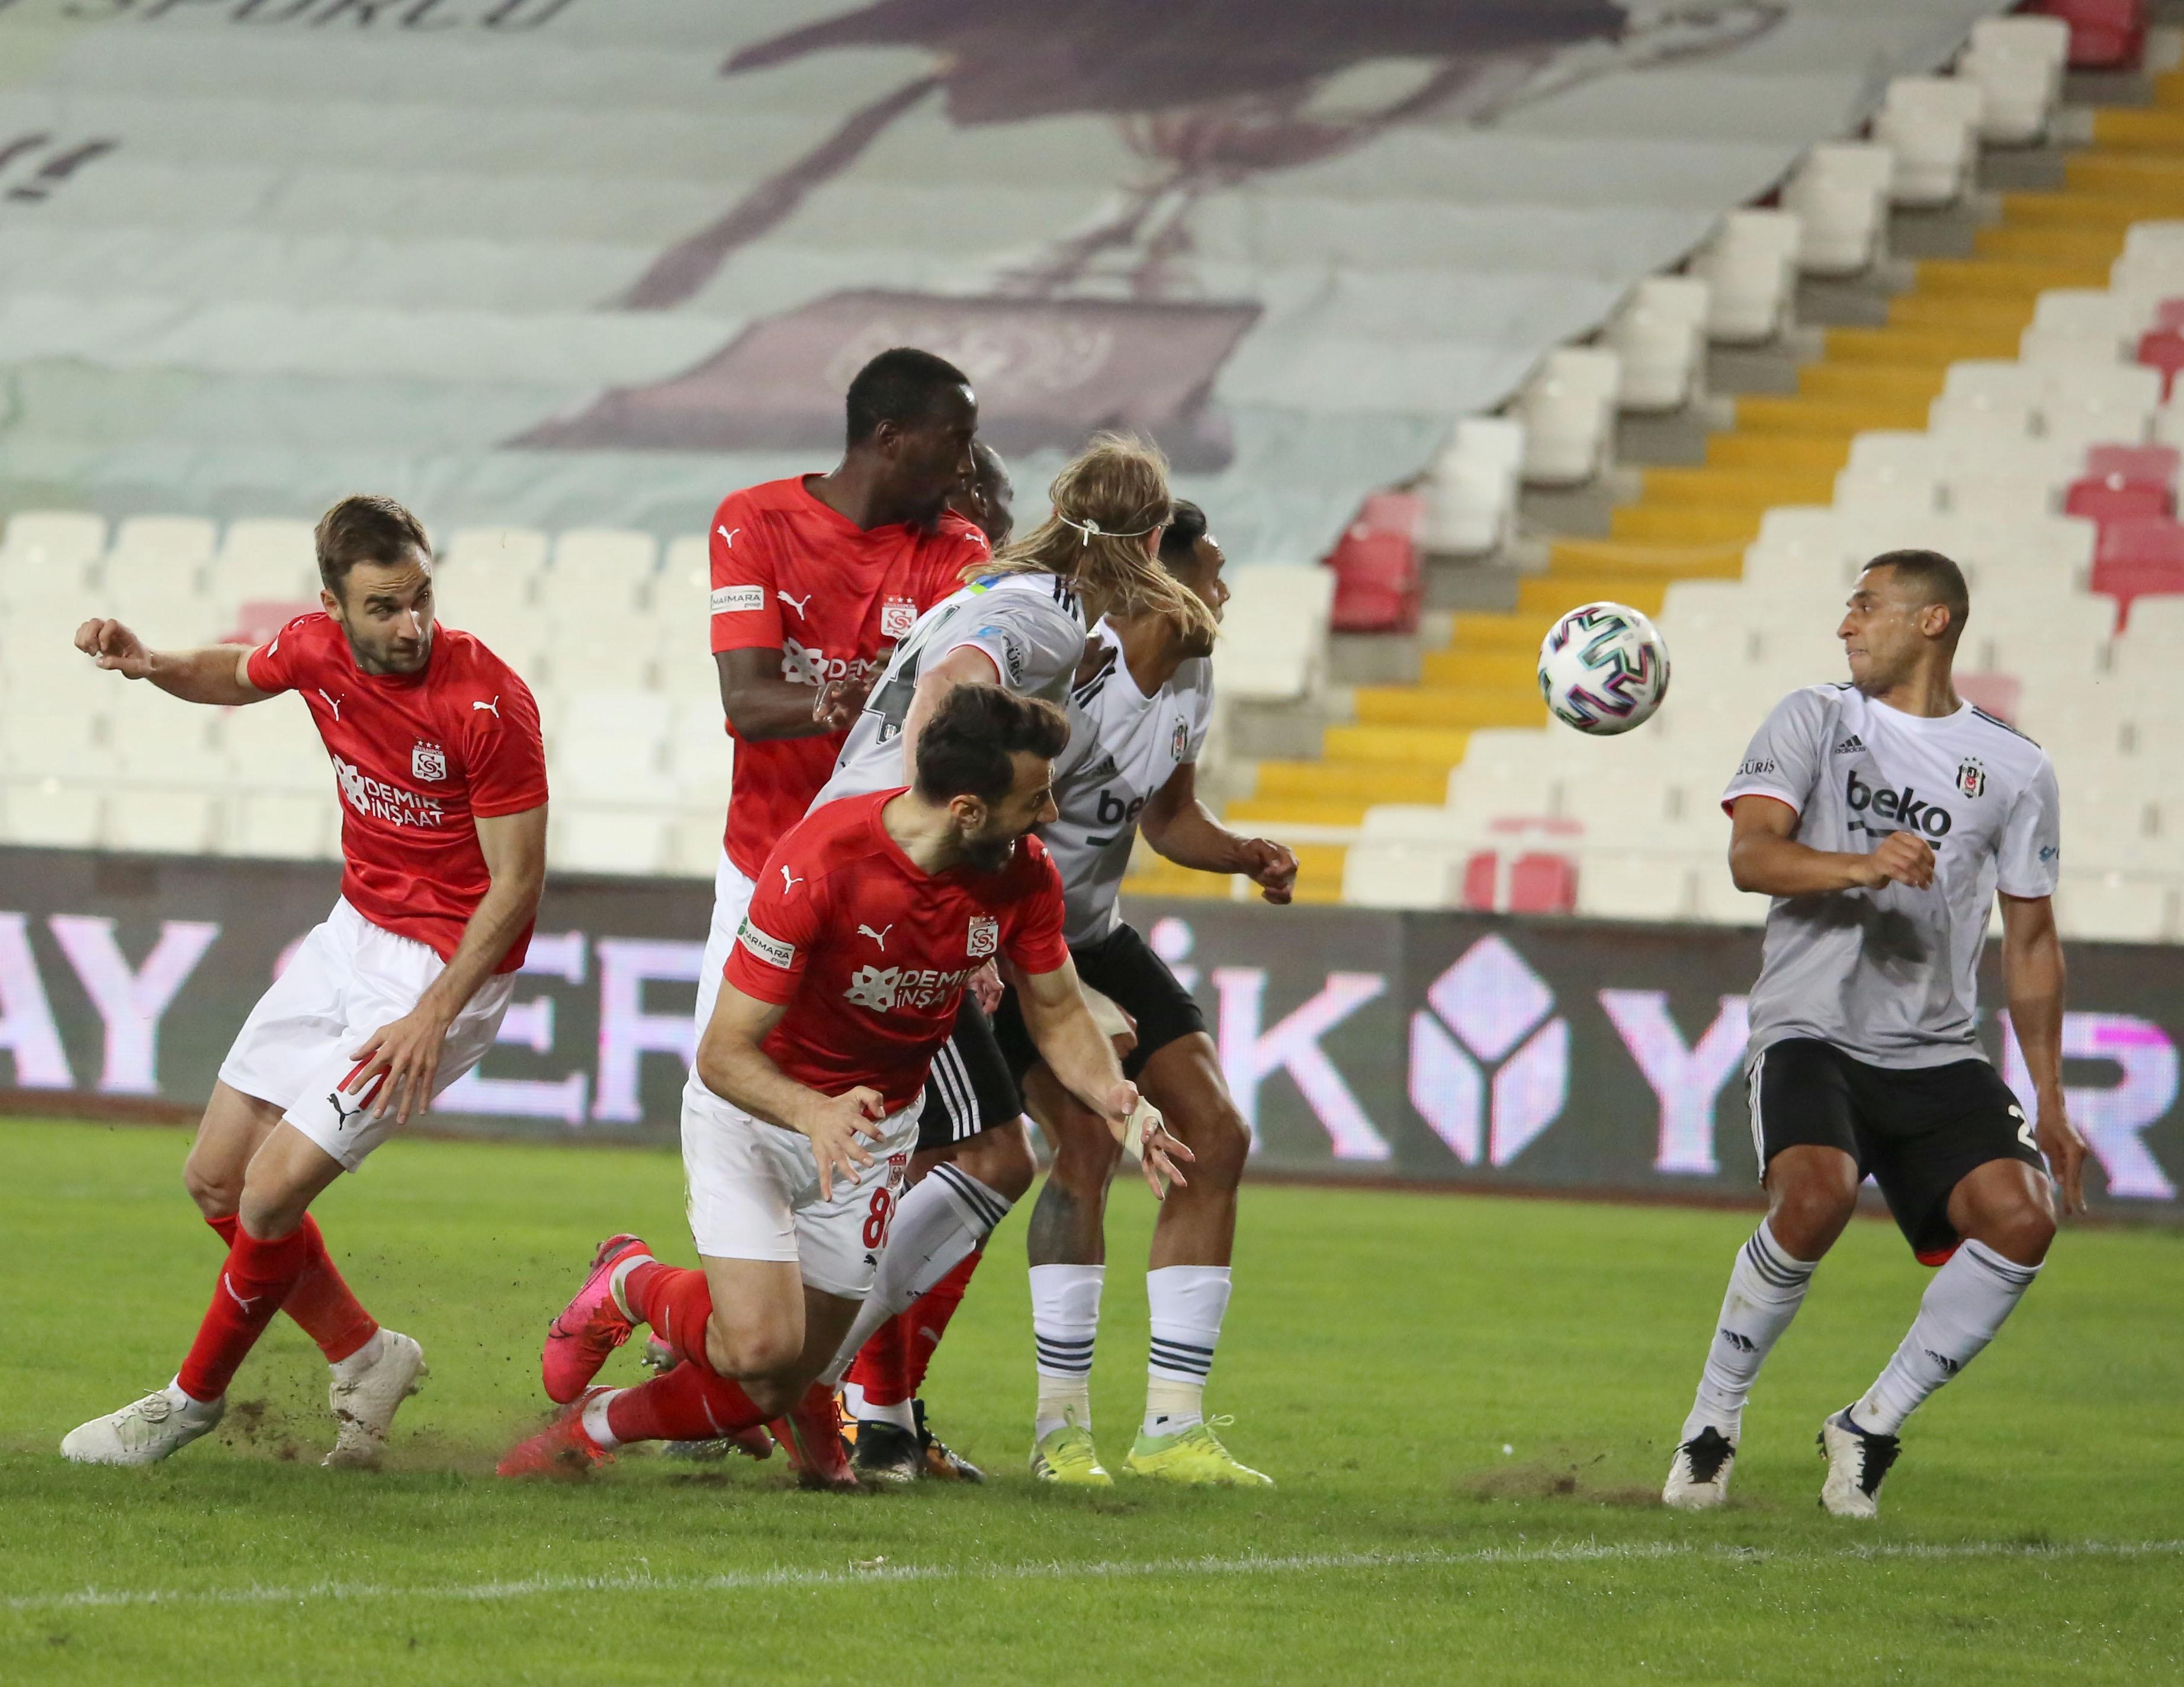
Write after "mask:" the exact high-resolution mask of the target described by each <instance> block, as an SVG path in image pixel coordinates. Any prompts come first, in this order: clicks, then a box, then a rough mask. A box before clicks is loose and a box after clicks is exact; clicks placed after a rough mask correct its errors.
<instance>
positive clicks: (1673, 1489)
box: [1661, 1423, 1736, 1511]
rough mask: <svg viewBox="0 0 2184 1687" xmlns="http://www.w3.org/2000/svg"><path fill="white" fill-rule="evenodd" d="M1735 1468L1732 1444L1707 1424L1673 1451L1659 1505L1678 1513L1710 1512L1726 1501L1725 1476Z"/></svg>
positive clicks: (1734, 1453)
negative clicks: (1672, 1508) (1666, 1482)
mask: <svg viewBox="0 0 2184 1687" xmlns="http://www.w3.org/2000/svg"><path fill="white" fill-rule="evenodd" d="M1734 1469H1736V1443H1735V1442H1733V1441H1731V1440H1730V1438H1728V1437H1727V1436H1725V1435H1724V1434H1723V1433H1721V1431H1719V1429H1717V1428H1715V1427H1713V1425H1712V1424H1711V1423H1709V1424H1708V1425H1707V1427H1705V1428H1703V1429H1702V1430H1701V1431H1699V1433H1697V1434H1696V1435H1694V1436H1692V1437H1691V1439H1690V1440H1688V1441H1686V1442H1685V1443H1684V1444H1683V1445H1682V1446H1680V1447H1679V1448H1677V1449H1676V1456H1675V1457H1674V1459H1672V1460H1671V1461H1669V1482H1668V1486H1666V1487H1665V1488H1663V1489H1662V1490H1661V1503H1662V1504H1663V1505H1673V1506H1674V1507H1675V1508H1676V1509H1677V1510H1678V1511H1712V1510H1713V1508H1714V1507H1715V1506H1716V1505H1720V1504H1722V1503H1723V1502H1724V1500H1727V1499H1728V1498H1729V1473H1730V1472H1731V1471H1732V1470H1734Z"/></svg>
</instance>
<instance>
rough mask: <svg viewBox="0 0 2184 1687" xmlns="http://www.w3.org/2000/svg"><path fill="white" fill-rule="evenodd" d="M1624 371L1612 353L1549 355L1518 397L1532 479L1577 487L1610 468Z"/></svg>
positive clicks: (1571, 350)
mask: <svg viewBox="0 0 2184 1687" xmlns="http://www.w3.org/2000/svg"><path fill="white" fill-rule="evenodd" d="M1622 368H1623V361H1622V359H1621V358H1619V357H1618V356H1617V355H1616V354H1615V353H1613V351H1607V350H1602V349H1595V348H1591V347H1581V346H1570V347H1565V348H1563V349H1561V350H1559V351H1552V352H1550V353H1548V354H1547V358H1546V362H1545V363H1544V364H1543V365H1542V366H1541V369H1540V371H1539V372H1538V373H1537V374H1536V375H1535V376H1534V377H1532V379H1531V380H1530V381H1529V382H1528V383H1526V384H1525V387H1524V390H1523V391H1522V392H1521V393H1519V394H1518V395H1517V405H1516V414H1517V417H1518V420H1519V421H1520V422H1523V423H1524V478H1525V479H1526V480H1527V481H1529V482H1530V483H1533V484H1535V485H1540V486H1576V485H1580V484H1582V483H1584V482H1585V481H1588V480H1591V478H1593V477H1594V476H1595V475H1596V474H1598V473H1599V472H1600V471H1601V470H1602V468H1604V467H1605V466H1607V457H1608V454H1609V450H1610V447H1611V445H1612V444H1613V439H1614V422H1615V402H1616V393H1617V391H1618V389H1619V387H1620V386H1621V383H1622Z"/></svg>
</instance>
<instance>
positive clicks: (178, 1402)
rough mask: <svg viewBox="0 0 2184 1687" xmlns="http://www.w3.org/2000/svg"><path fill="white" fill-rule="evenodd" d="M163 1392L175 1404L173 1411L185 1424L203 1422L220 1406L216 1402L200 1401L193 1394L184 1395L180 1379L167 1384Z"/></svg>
mask: <svg viewBox="0 0 2184 1687" xmlns="http://www.w3.org/2000/svg"><path fill="white" fill-rule="evenodd" d="M165 1392H166V1396H167V1398H168V1399H170V1400H172V1401H173V1402H174V1403H175V1410H176V1411H178V1412H180V1413H181V1415H182V1417H183V1419H184V1421H185V1422H190V1423H202V1422H204V1421H205V1419H207V1418H208V1417H210V1416H212V1415H213V1412H214V1410H216V1409H217V1408H218V1407H219V1405H220V1402H219V1401H218V1400H201V1399H198V1397H197V1396H196V1395H195V1394H184V1393H183V1392H182V1379H181V1377H175V1380H174V1381H173V1382H171V1383H168V1384H167V1387H166V1390H165Z"/></svg>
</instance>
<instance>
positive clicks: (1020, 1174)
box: [956, 1123, 1039, 1204]
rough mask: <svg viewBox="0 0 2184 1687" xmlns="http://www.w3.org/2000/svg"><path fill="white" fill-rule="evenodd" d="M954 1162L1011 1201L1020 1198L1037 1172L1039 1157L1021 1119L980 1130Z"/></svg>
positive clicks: (1037, 1174)
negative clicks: (1035, 1156)
mask: <svg viewBox="0 0 2184 1687" xmlns="http://www.w3.org/2000/svg"><path fill="white" fill-rule="evenodd" d="M956 1163H957V1164H958V1165H961V1167H962V1168H963V1170H966V1171H967V1172H969V1173H970V1174H971V1176H973V1177H975V1178H977V1179H978V1181H979V1182H981V1183H983V1184H984V1185H985V1186H986V1187H988V1188H989V1189H990V1190H992V1191H993V1192H994V1193H995V1194H996V1195H999V1196H1000V1197H1001V1198H1002V1199H1004V1200H1006V1201H1008V1202H1010V1203H1011V1204H1014V1203H1015V1202H1017V1201H1020V1200H1022V1198H1023V1193H1024V1191H1025V1190H1027V1189H1028V1188H1030V1187H1031V1181H1032V1179H1033V1178H1034V1177H1036V1176H1039V1161H1038V1160H1037V1159H1034V1157H1033V1155H1032V1151H1031V1141H1030V1138H1029V1137H1028V1135H1027V1134H1026V1133H1025V1131H1024V1128H1023V1126H1022V1124H1021V1123H1018V1124H1015V1125H1004V1126H997V1127H996V1128H995V1129H993V1130H990V1131H980V1132H979V1133H978V1135H977V1136H975V1137H972V1138H971V1140H970V1142H967V1144H965V1146H964V1148H963V1150H962V1152H961V1154H958V1155H957V1156H956Z"/></svg>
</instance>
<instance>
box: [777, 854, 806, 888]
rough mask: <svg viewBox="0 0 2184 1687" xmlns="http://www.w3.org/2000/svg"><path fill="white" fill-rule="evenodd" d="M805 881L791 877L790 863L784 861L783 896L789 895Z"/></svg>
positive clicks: (782, 872)
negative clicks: (789, 872)
mask: <svg viewBox="0 0 2184 1687" xmlns="http://www.w3.org/2000/svg"><path fill="white" fill-rule="evenodd" d="M803 882H804V881H803V880H801V879H792V878H790V877H789V876H788V863H786V862H783V863H782V868H781V893H782V894H783V896H787V895H788V893H789V892H790V891H793V890H794V889H795V888H796V887H797V886H798V885H800V884H802V883H803Z"/></svg>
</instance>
